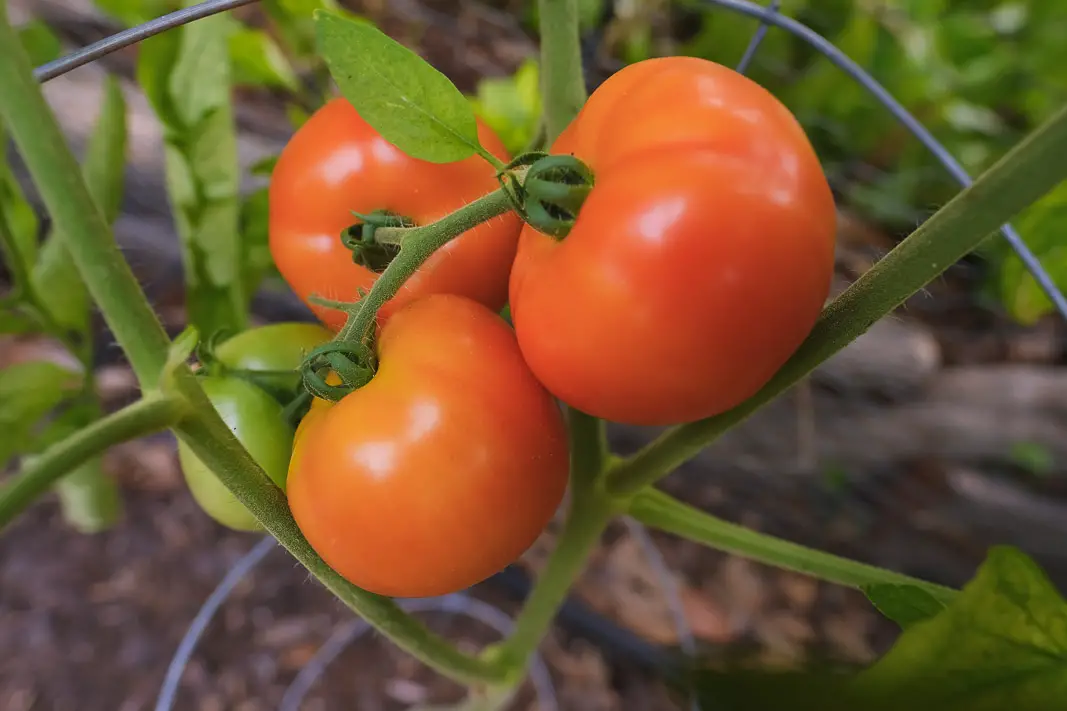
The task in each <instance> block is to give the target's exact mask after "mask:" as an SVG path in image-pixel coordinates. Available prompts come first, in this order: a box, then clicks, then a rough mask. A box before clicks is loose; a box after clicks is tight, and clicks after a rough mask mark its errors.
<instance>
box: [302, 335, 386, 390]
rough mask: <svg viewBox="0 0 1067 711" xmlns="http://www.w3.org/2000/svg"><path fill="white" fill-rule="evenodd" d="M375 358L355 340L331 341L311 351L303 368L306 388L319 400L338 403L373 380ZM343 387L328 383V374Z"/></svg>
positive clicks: (367, 348) (368, 348) (368, 349)
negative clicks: (337, 379)
mask: <svg viewBox="0 0 1067 711" xmlns="http://www.w3.org/2000/svg"><path fill="white" fill-rule="evenodd" d="M374 366H375V358H374V353H373V351H372V350H371V349H370V347H368V346H366V345H365V344H362V343H355V342H352V341H330V342H329V343H324V344H322V345H321V346H319V347H318V348H314V349H312V351H311V352H310V353H308V355H307V358H305V359H304V362H303V363H302V364H301V365H300V375H301V377H302V378H303V381H304V387H305V388H306V389H307V391H308V392H310V393H311V394H312V395H314V396H315V397H317V398H320V399H322V400H330V401H331V402H337V401H338V400H340V399H341V398H343V397H344V396H345V395H348V394H349V393H350V392H352V391H353V390H357V389H359V388H361V387H363V386H364V385H366V384H367V383H369V382H370V380H371V378H373V377H374ZM331 373H332V374H335V375H336V376H337V377H338V378H340V381H341V382H340V384H334V383H331V382H327V381H328V379H329V380H332V378H328V376H329V374H331Z"/></svg>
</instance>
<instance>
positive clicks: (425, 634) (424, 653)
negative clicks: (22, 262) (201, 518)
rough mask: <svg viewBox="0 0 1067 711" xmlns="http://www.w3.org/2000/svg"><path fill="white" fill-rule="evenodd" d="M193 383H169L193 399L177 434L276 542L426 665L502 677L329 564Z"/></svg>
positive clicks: (459, 675)
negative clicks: (303, 532)
mask: <svg viewBox="0 0 1067 711" xmlns="http://www.w3.org/2000/svg"><path fill="white" fill-rule="evenodd" d="M194 381H195V377H194V376H193V375H192V374H191V373H190V372H189V371H188V369H186V368H182V369H180V370H179V371H178V372H177V373H176V374H175V384H176V385H175V387H177V388H178V389H179V390H180V391H182V392H183V393H184V394H185V395H186V396H187V397H188V398H189V399H190V400H191V401H192V402H193V412H192V414H190V416H189V417H187V418H185V419H184V420H183V421H182V422H181V423H180V424H179V425H178V426H177V427H176V428H175V429H176V432H177V434H178V436H179V437H180V438H181V439H182V440H183V441H184V442H185V443H186V444H187V445H189V447H190V448H191V449H192V450H193V452H194V453H195V454H196V456H197V457H198V458H199V459H200V460H201V461H203V462H204V463H205V464H206V465H207V466H208V467H209V468H210V469H211V470H212V471H213V472H215V474H216V475H217V476H218V477H219V479H220V480H221V481H222V483H223V484H224V485H225V486H226V488H227V489H229V490H230V491H231V492H233V494H234V496H235V497H236V498H237V500H238V501H240V502H241V503H242V504H244V505H245V506H246V507H248V509H249V511H251V512H252V514H253V515H254V516H255V518H256V520H257V521H259V523H260V524H261V525H262V526H263V527H264V528H265V529H266V530H267V531H268V532H269V533H270V534H271V535H273V536H274V537H275V538H276V539H277V541H278V543H280V544H281V545H282V546H283V547H284V548H285V549H286V550H288V551H289V553H291V554H292V555H293V557H294V558H296V559H297V560H298V561H299V562H300V563H301V564H302V565H303V566H304V567H306V568H307V569H308V570H309V571H310V572H311V574H312V575H314V576H315V577H316V578H317V579H318V580H319V582H321V583H322V584H323V585H325V586H326V588H327V589H328V590H329V591H330V592H332V593H333V594H334V595H336V596H337V597H338V598H339V599H340V600H341V601H342V602H343V603H344V604H345V605H347V606H348V607H349V608H350V609H352V610H353V611H354V612H355V613H356V614H358V615H359V616H360V617H362V618H363V619H365V620H366V621H367V622H368V623H369V624H370V625H371V626H373V627H374V628H375V629H377V630H378V631H379V632H381V633H382V634H383V635H385V636H386V637H388V638H389V639H390V640H391V641H392V642H393V643H395V644H396V645H397V646H399V647H400V648H402V649H404V650H405V651H407V652H408V653H409V654H411V655H412V656H414V657H415V658H417V659H419V660H420V661H422V662H424V663H425V664H427V665H428V666H430V667H432V668H434V669H436V670H437V671H439V672H441V673H442V674H444V675H445V676H448V677H449V678H451V679H454V680H456V681H458V682H460V683H464V684H484V683H492V682H496V681H500V680H502V678H503V676H504V674H503V672H502V671H501V670H500V669H498V668H497V667H496V666H495V665H493V664H491V663H490V662H488V661H485V660H482V659H479V658H476V657H472V656H469V655H466V654H464V653H462V652H460V651H459V650H458V649H456V648H455V647H454V646H453V645H452V644H451V643H449V642H448V640H446V639H444V638H442V637H440V636H438V635H436V634H434V633H433V632H431V631H430V630H429V629H427V627H426V626H425V625H423V624H422V623H421V622H419V621H418V620H417V619H415V618H414V617H412V616H411V615H408V614H407V613H405V612H404V611H403V610H401V609H400V608H399V607H398V606H397V605H396V604H395V603H394V602H393V601H392V600H390V599H389V598H387V597H382V596H380V595H375V594H373V593H370V592H367V591H366V590H362V589H360V588H358V587H356V586H354V585H352V584H351V583H349V582H348V581H347V580H345V579H344V578H342V577H341V576H340V575H339V574H338V573H337V572H335V571H334V570H333V569H332V568H330V566H328V565H327V564H326V562H325V561H323V560H322V558H320V557H319V555H318V554H317V553H316V552H315V550H314V549H313V548H312V547H311V545H310V544H309V543H308V542H307V539H306V538H304V535H303V534H302V533H301V532H300V528H299V527H298V526H297V525H296V521H295V520H294V519H293V516H292V513H290V511H289V505H288V502H287V500H286V498H285V494H284V493H283V492H282V491H281V489H279V488H278V487H277V486H276V485H275V484H274V482H272V481H271V480H270V479H269V478H268V477H267V475H266V474H265V473H264V472H263V470H262V469H261V468H260V467H259V465H258V464H256V462H255V461H254V460H253V459H252V458H251V456H250V455H249V454H248V452H247V451H246V450H245V448H244V447H242V446H241V443H240V442H238V441H237V438H236V437H235V436H234V434H233V432H231V431H230V429H229V428H228V427H226V425H225V423H223V421H222V420H221V419H220V418H219V415H218V413H217V412H216V411H215V410H214V408H212V407H211V405H210V403H209V402H208V401H207V399H206V396H205V395H204V393H203V390H202V389H201V388H200V387H199V385H197V384H196V383H195V382H194Z"/></svg>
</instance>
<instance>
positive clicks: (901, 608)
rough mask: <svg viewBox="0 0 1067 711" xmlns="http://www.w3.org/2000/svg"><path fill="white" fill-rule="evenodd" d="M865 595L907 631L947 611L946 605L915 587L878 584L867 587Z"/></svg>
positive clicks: (864, 591) (880, 610)
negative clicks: (914, 625) (917, 623)
mask: <svg viewBox="0 0 1067 711" xmlns="http://www.w3.org/2000/svg"><path fill="white" fill-rule="evenodd" d="M863 594H864V595H866V596H867V599H868V600H870V601H871V604H872V605H874V606H875V608H877V609H878V611H879V612H881V613H882V614H883V615H885V616H886V617H888V618H889V619H891V620H893V621H894V622H896V623H897V624H898V625H900V626H901V627H902V628H904V629H907V628H908V627H911V626H912V625H913V624H915V623H916V622H922V621H923V620H927V619H929V618H931V617H933V616H934V615H936V614H937V613H939V612H941V611H942V610H944V609H945V603H944V602H942V601H941V600H938V599H937V598H936V597H934V596H933V595H931V594H930V593H928V592H926V591H925V590H923V589H922V588H920V587H916V586H915V585H895V584H891V583H876V584H874V585H865V586H864V587H863Z"/></svg>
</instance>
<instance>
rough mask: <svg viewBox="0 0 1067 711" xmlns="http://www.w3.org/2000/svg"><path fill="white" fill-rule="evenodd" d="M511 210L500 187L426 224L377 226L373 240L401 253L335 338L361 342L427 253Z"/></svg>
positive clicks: (509, 203)
mask: <svg viewBox="0 0 1067 711" xmlns="http://www.w3.org/2000/svg"><path fill="white" fill-rule="evenodd" d="M511 209H512V204H511V198H510V197H509V196H508V194H507V192H506V191H505V190H503V189H500V190H496V191H494V192H492V193H489V194H488V195H486V196H485V197H482V198H479V199H478V200H475V201H474V202H472V203H470V204H469V205H465V206H463V207H461V208H460V209H458V210H456V211H455V212H453V213H451V214H449V215H445V216H444V217H442V218H441V219H440V220H438V221H437V222H434V223H432V224H429V225H423V226H421V227H380V228H378V230H377V232H376V233H375V234H376V239H378V240H379V241H381V242H383V243H385V244H397V243H399V244H400V252H399V254H397V255H396V258H395V259H393V261H392V262H390V264H389V266H388V267H386V268H385V271H384V272H382V274H381V276H379V277H378V279H377V280H376V281H375V282H374V286H372V287H371V290H370V291H369V292H368V293H367V295H366V296H364V297H363V298H362V299H361V300H360V302H359V304H360V306H359V310H358V311H357V312H356V315H355V316H354V317H352V318H349V319H348V322H347V323H345V326H344V328H342V329H341V331H340V333H339V334H338V335H337V339H336V340H339V341H341V340H345V341H362V340H363V339H364V338H365V337H366V336H367V334H368V333H370V330H371V327H372V326H373V325H374V321H375V318H376V317H377V315H378V310H379V309H381V308H382V306H384V305H385V304H386V302H388V301H389V299H391V298H393V297H394V296H396V294H397V292H398V291H400V287H401V286H403V285H404V282H405V281H407V279H408V277H410V276H411V275H412V274H414V273H415V271H416V270H417V269H418V268H419V267H421V266H422V264H423V262H425V261H426V260H427V259H429V258H430V255H432V254H433V253H434V252H435V251H437V250H438V249H440V248H441V247H443V246H445V245H446V244H448V243H449V242H451V241H452V240H453V239H455V238H456V237H459V236H460V235H461V234H463V233H464V232H466V231H467V230H470V229H473V228H475V227H477V226H478V225H480V224H482V223H483V222H486V221H488V220H491V219H493V218H494V217H499V216H500V215H503V214H504V213H506V212H508V211H509V210H511Z"/></svg>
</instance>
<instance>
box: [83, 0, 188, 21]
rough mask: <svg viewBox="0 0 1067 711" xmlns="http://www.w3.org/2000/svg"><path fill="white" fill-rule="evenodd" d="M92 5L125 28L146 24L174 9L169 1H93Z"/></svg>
mask: <svg viewBox="0 0 1067 711" xmlns="http://www.w3.org/2000/svg"><path fill="white" fill-rule="evenodd" d="M93 4H94V5H96V6H97V7H98V8H100V10H102V11H103V13H104V14H105V15H110V16H111V17H113V18H115V19H116V20H119V21H120V22H122V23H123V24H124V25H126V26H127V27H131V26H133V25H139V24H141V23H142V22H148V21H149V20H151V19H154V18H156V17H159V16H160V15H162V14H164V13H166V12H168V11H169V10H172V9H174V8H173V7H172V3H171V2H170V1H169V0H93Z"/></svg>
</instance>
